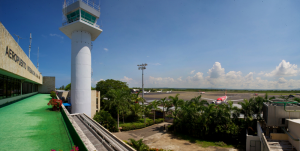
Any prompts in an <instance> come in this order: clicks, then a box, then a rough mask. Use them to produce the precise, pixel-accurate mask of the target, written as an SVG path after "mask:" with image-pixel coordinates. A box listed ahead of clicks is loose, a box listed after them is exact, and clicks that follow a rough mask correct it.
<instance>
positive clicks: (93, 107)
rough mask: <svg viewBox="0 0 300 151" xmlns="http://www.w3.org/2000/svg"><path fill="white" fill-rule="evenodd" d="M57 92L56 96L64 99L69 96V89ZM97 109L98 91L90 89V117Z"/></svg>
mask: <svg viewBox="0 0 300 151" xmlns="http://www.w3.org/2000/svg"><path fill="white" fill-rule="evenodd" d="M57 92H58V94H57V96H58V97H59V98H60V99H61V98H62V97H65V99H67V98H68V97H71V91H62V90H59V91H57ZM71 99H72V98H71ZM99 111H100V91H96V90H91V118H93V117H94V115H95V114H96V113H97V112H99Z"/></svg>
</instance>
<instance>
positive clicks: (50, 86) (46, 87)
mask: <svg viewBox="0 0 300 151" xmlns="http://www.w3.org/2000/svg"><path fill="white" fill-rule="evenodd" d="M51 91H55V77H48V76H47V77H46V76H45V77H43V85H39V93H50V92H51Z"/></svg>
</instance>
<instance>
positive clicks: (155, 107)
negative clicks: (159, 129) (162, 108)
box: [151, 100, 161, 123]
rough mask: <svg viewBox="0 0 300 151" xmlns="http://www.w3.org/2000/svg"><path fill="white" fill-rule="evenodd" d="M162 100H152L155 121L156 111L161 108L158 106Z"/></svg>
mask: <svg viewBox="0 0 300 151" xmlns="http://www.w3.org/2000/svg"><path fill="white" fill-rule="evenodd" d="M160 103H161V102H160V101H157V100H154V101H152V102H151V107H152V109H154V117H153V118H154V123H155V112H156V110H159V108H158V105H159V104H160Z"/></svg>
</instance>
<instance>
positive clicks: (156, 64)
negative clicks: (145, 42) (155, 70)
mask: <svg viewBox="0 0 300 151" xmlns="http://www.w3.org/2000/svg"><path fill="white" fill-rule="evenodd" d="M152 65H155V66H160V65H161V64H160V63H153V64H152Z"/></svg>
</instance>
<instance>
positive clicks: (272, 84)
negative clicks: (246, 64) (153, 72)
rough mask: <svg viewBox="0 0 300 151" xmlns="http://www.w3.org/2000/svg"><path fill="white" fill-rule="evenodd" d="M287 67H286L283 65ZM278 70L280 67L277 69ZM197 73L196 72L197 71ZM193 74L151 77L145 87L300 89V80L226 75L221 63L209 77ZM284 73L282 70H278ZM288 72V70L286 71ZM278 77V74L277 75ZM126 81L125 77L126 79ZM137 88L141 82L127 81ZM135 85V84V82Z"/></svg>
mask: <svg viewBox="0 0 300 151" xmlns="http://www.w3.org/2000/svg"><path fill="white" fill-rule="evenodd" d="M283 63H284V62H283ZM281 64H282V63H281ZM281 64H280V66H279V67H281V66H285V65H281ZM286 64H287V65H288V66H287V67H289V68H287V69H293V70H295V69H296V68H295V67H296V65H291V64H289V63H286ZM277 68H278V67H277ZM195 71H196V70H195ZM195 71H194V70H193V71H192V72H190V73H193V74H192V75H190V76H187V77H182V76H180V77H179V78H175V79H174V78H172V77H168V76H167V77H154V76H149V77H148V78H145V81H144V83H145V87H178V88H227V89H297V88H300V80H294V79H285V78H284V77H283V76H282V77H280V78H279V77H277V78H276V77H274V78H273V79H272V80H270V78H267V77H264V78H261V77H259V76H258V75H264V74H266V73H265V72H260V73H259V74H255V72H249V73H248V74H243V73H242V72H241V71H229V72H228V73H225V69H224V68H222V66H221V63H219V62H216V63H214V65H213V66H212V68H211V69H209V70H208V72H207V76H204V74H203V73H202V72H197V73H195ZM278 71H282V70H278ZM285 71H286V70H285ZM283 73H285V75H291V73H293V72H291V71H286V72H283ZM275 75H276V74H275ZM124 79H125V77H124ZM127 81H130V83H132V84H136V85H135V86H141V81H138V82H137V81H134V80H130V78H129V80H127ZM133 81H134V82H135V83H134V82H133Z"/></svg>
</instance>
